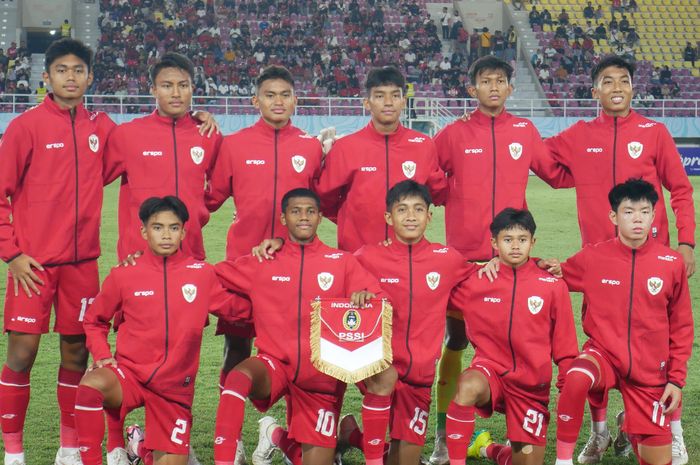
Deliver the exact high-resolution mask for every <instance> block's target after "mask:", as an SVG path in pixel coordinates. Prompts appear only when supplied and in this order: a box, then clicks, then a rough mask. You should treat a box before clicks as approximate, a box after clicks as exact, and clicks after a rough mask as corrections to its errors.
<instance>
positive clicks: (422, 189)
mask: <svg viewBox="0 0 700 465" xmlns="http://www.w3.org/2000/svg"><path fill="white" fill-rule="evenodd" d="M407 197H420V198H421V199H422V200H423V201H424V202H425V204H426V205H427V206H430V204H432V203H433V198H432V197H431V196H430V191H429V190H428V188H427V187H426V185H425V184H421V183H419V182H416V181H414V180H412V179H406V180H404V181H401V182H397V183H396V184H394V187H392V188H391V189H389V192H387V193H386V211H388V212H390V211H391V208H392V207H393V206H394V205H395V204H397V203H399V202H400V201H401V200H403V199H405V198H407Z"/></svg>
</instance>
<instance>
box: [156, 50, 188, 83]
mask: <svg viewBox="0 0 700 465" xmlns="http://www.w3.org/2000/svg"><path fill="white" fill-rule="evenodd" d="M165 68H177V69H181V70H183V71H187V74H189V75H190V79H191V80H192V81H194V65H193V64H192V61H190V59H189V58H187V57H186V56H185V55H182V54H180V53H175V52H168V53H166V54H165V55H163V56H162V57H161V59H160V60H158V62H157V63H155V64H154V65H152V66H151V67H150V68H149V70H148V78H149V79H150V80H151V85H152V86H155V85H156V77H158V74H159V73H160V72H161V71H162V70H164V69H165Z"/></svg>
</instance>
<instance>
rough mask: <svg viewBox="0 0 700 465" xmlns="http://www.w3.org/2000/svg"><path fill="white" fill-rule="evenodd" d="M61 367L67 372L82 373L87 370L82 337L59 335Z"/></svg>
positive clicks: (86, 357)
mask: <svg viewBox="0 0 700 465" xmlns="http://www.w3.org/2000/svg"><path fill="white" fill-rule="evenodd" d="M60 345H61V366H62V367H63V368H65V369H67V370H72V371H84V370H85V368H87V363H88V357H89V355H90V353H89V352H88V349H87V346H86V345H85V336H84V335H71V336H64V335H61V344H60Z"/></svg>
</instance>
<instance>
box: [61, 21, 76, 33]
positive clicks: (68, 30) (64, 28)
mask: <svg viewBox="0 0 700 465" xmlns="http://www.w3.org/2000/svg"><path fill="white" fill-rule="evenodd" d="M72 29H73V26H71V24H70V22H69V21H68V20H67V19H64V20H63V24H61V37H70V35H71V34H70V33H71V30H72Z"/></svg>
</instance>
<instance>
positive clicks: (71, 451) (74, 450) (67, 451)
mask: <svg viewBox="0 0 700 465" xmlns="http://www.w3.org/2000/svg"><path fill="white" fill-rule="evenodd" d="M59 450H60V451H61V455H72V454H78V453H79V450H78V448H77V447H61V448H60V449H59Z"/></svg>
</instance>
